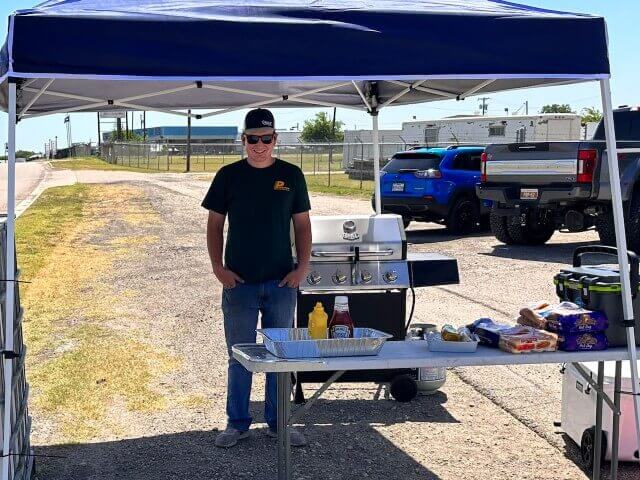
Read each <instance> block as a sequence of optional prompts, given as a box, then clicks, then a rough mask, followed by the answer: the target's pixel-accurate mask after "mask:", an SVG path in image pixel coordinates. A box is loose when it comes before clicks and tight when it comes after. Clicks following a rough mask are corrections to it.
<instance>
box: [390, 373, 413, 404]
mask: <svg viewBox="0 0 640 480" xmlns="http://www.w3.org/2000/svg"><path fill="white" fill-rule="evenodd" d="M389 392H390V393H391V396H392V397H393V398H395V400H396V401H397V402H401V403H405V402H410V401H411V400H413V399H414V398H416V395H417V394H418V384H417V383H416V381H415V379H414V378H413V377H411V376H410V375H399V376H397V377H395V378H394V379H393V380H391V384H390V385H389Z"/></svg>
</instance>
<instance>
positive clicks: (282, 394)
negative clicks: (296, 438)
mask: <svg viewBox="0 0 640 480" xmlns="http://www.w3.org/2000/svg"><path fill="white" fill-rule="evenodd" d="M277 376H278V480H290V479H291V445H290V442H289V412H290V407H291V406H290V401H291V374H290V373H289V372H282V373H277Z"/></svg>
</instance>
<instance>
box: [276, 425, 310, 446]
mask: <svg viewBox="0 0 640 480" xmlns="http://www.w3.org/2000/svg"><path fill="white" fill-rule="evenodd" d="M267 435H268V436H270V437H271V438H278V432H276V431H275V430H271V429H270V428H267ZM289 441H290V442H291V446H292V447H304V446H305V445H306V444H307V439H306V437H305V436H304V434H303V433H302V432H301V431H299V430H296V429H295V428H293V427H290V428H289Z"/></svg>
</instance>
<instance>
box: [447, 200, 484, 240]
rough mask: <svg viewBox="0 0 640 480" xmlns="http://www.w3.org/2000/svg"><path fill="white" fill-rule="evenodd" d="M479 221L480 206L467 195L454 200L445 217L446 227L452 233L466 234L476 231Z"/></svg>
mask: <svg viewBox="0 0 640 480" xmlns="http://www.w3.org/2000/svg"><path fill="white" fill-rule="evenodd" d="M479 223H480V207H479V206H478V202H475V201H473V200H472V199H470V198H467V197H462V198H459V199H458V200H456V202H455V204H454V205H453V208H452V209H451V213H449V218H448V219H447V228H448V229H449V230H450V231H451V232H452V233H456V234H460V235H466V234H468V233H472V232H474V231H476V230H477V229H478V224H479Z"/></svg>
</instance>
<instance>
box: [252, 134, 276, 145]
mask: <svg viewBox="0 0 640 480" xmlns="http://www.w3.org/2000/svg"><path fill="white" fill-rule="evenodd" d="M273 137H274V135H273V133H270V134H268V135H246V134H245V138H246V139H247V143H249V144H251V145H255V144H256V143H258V141H260V140H262V143H264V144H265V145H269V144H270V143H271V142H273Z"/></svg>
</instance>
